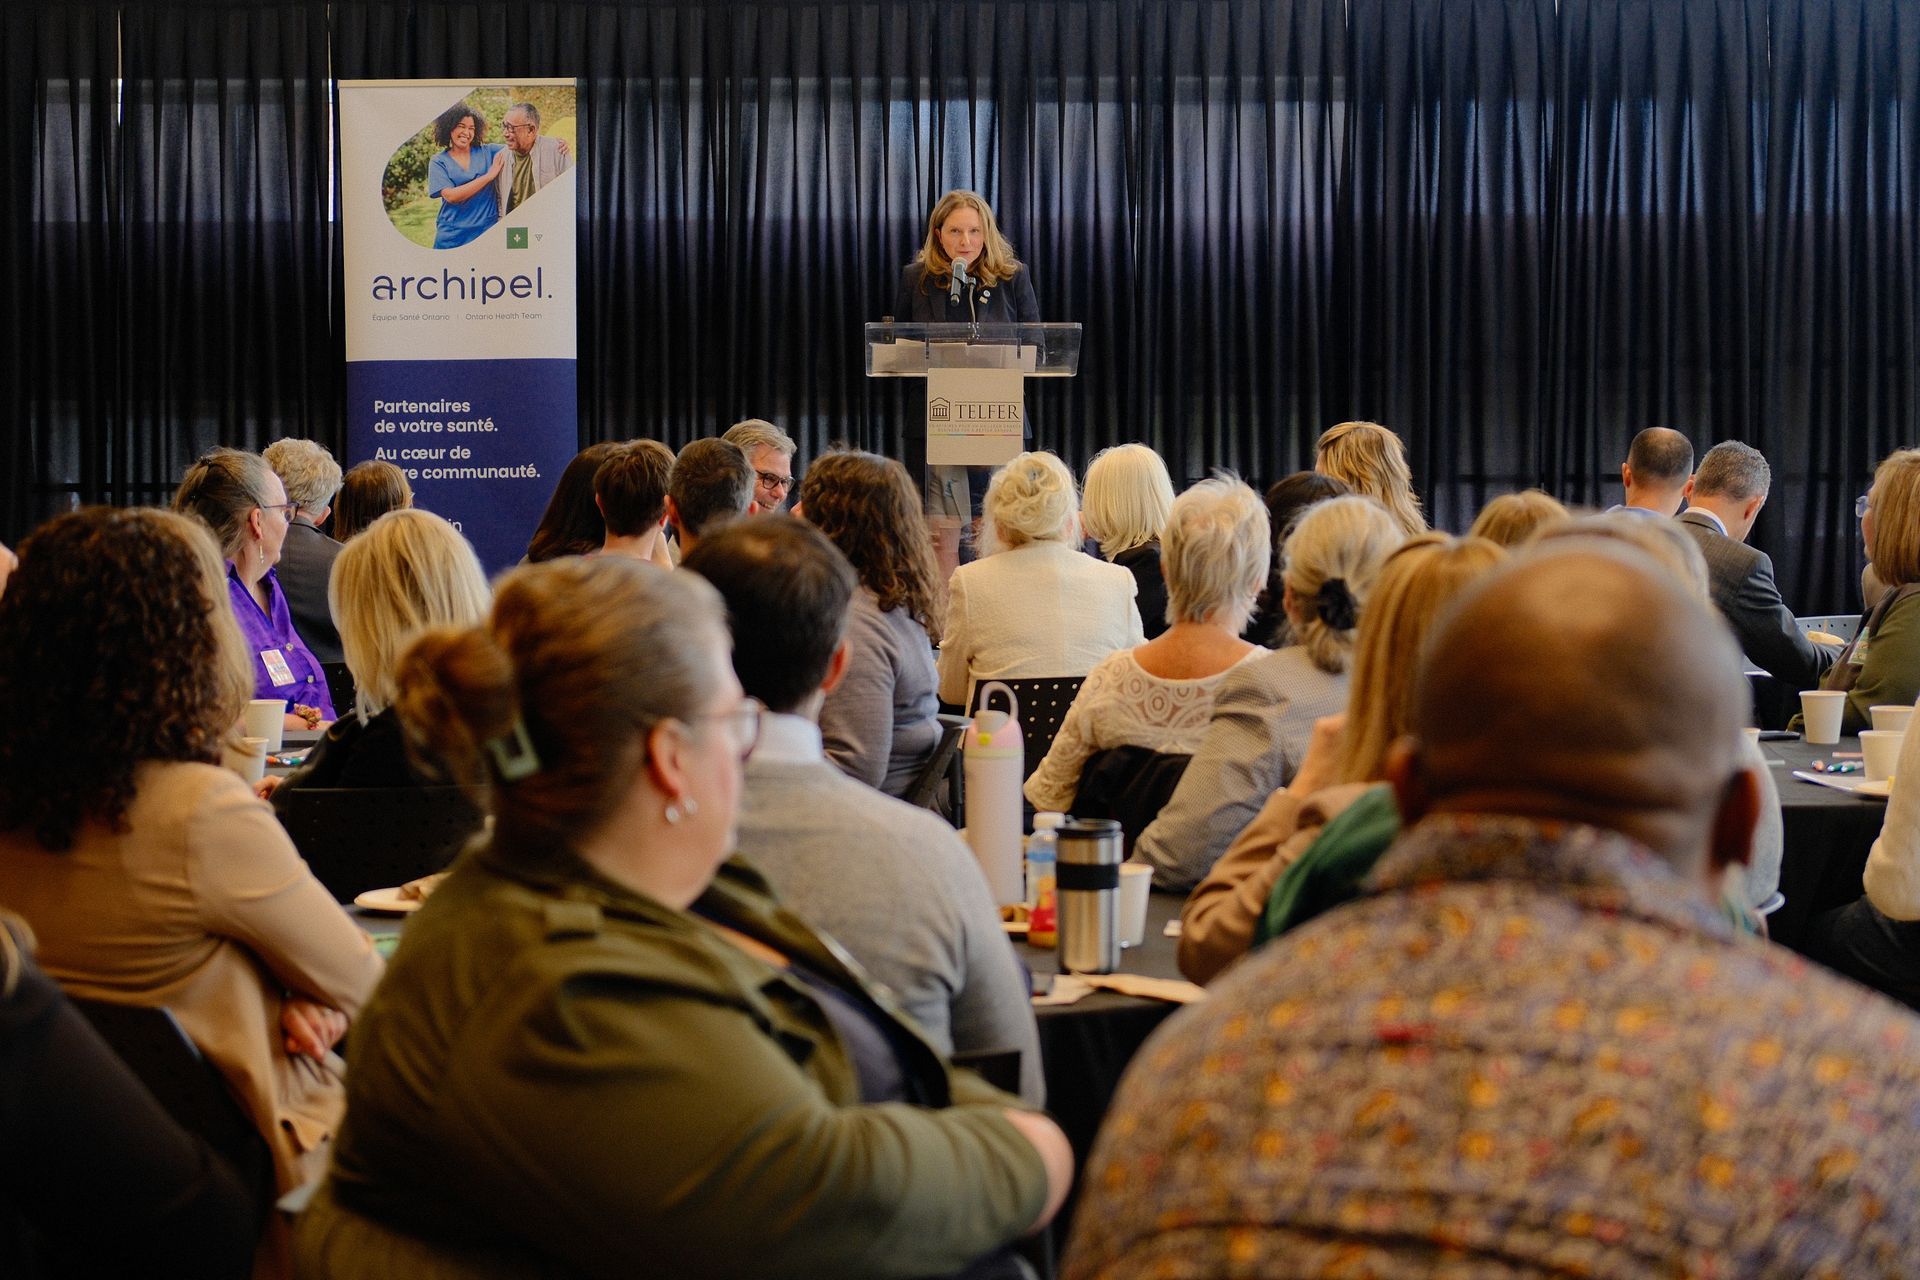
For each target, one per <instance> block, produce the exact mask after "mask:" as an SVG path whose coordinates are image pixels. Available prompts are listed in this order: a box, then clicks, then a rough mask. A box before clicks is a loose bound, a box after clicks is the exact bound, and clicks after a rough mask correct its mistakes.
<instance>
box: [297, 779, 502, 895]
mask: <svg viewBox="0 0 1920 1280" xmlns="http://www.w3.org/2000/svg"><path fill="white" fill-rule="evenodd" d="M275 801H276V804H275V811H276V812H277V813H278V814H279V815H280V823H281V825H282V826H284V827H285V828H286V829H287V834H288V835H289V836H291V837H292V838H293V845H294V848H296V849H298V850H299V851H300V856H301V857H303V858H305V859H306V860H307V865H308V866H310V867H312V868H313V874H314V876H315V877H316V878H317V879H318V880H319V881H320V883H321V884H323V885H325V886H326V887H327V890H328V892H330V893H332V894H333V896H334V898H335V900H336V901H339V902H352V901H353V900H354V898H356V897H358V896H359V895H360V894H362V893H365V892H366V891H367V890H368V889H384V888H389V887H391V886H393V885H400V884H405V883H406V882H407V881H409V880H417V879H419V878H420V877H421V876H426V875H432V874H433V873H434V872H436V871H444V870H446V868H447V866H448V864H449V863H451V862H452V861H453V859H454V857H455V855H457V854H458V853H459V852H460V848H461V846H462V845H464V844H465V843H466V842H467V840H468V838H469V837H471V836H472V835H473V833H474V832H476V831H478V830H479V829H480V825H481V822H482V821H483V818H482V815H481V813H480V811H479V810H478V809H476V808H474V805H473V801H471V800H470V799H468V798H467V794H466V792H464V791H462V790H461V789H460V788H459V787H299V788H296V789H294V790H291V791H288V792H286V793H285V794H284V795H280V796H276V797H275Z"/></svg>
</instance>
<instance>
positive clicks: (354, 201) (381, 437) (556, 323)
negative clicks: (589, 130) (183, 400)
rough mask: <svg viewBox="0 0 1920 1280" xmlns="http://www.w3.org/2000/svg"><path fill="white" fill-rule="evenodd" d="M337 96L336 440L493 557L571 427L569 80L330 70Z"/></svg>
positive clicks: (572, 160) (535, 514) (561, 451)
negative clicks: (339, 395) (339, 303)
mask: <svg viewBox="0 0 1920 1280" xmlns="http://www.w3.org/2000/svg"><path fill="white" fill-rule="evenodd" d="M339 103H340V157H341V183H340V187H341V204H342V220H343V226H342V233H343V244H344V250H345V254H344V256H345V269H346V281H345V290H346V325H347V328H346V340H347V399H348V409H347V448H348V453H349V455H350V458H351V461H352V462H363V461H366V460H369V459H377V460H380V461H386V462H391V463H393V464H394V465H395V466H397V467H399V468H400V469H401V470H402V471H403V472H404V473H405V474H406V476H407V480H408V483H409V484H410V485H411V486H412V488H413V491H414V501H415V504H416V505H418V506H422V507H425V508H427V509H428V510H431V511H434V512H436V513H438V514H440V515H442V516H445V517H446V518H447V519H449V520H451V521H453V522H454V523H455V524H456V525H458V526H459V527H460V529H461V531H462V532H463V533H465V534H466V536H467V539H468V541H470V542H472V543H473V545H474V549H475V550H476V551H477V552H478V553H479V555H480V560H481V563H482V564H484V565H485V566H486V567H487V569H488V571H489V572H491V571H493V570H497V569H500V568H503V567H505V566H507V565H510V564H513V563H514V562H516V561H517V560H519V559H520V557H521V555H522V553H523V552H524V551H525V550H526V545H527V539H528V537H529V536H530V535H531V534H532V532H533V529H534V526H535V525H536V524H537V523H538V522H539V519H540V513H541V511H542V509H543V508H544V507H545V505H546V501H547V497H548V495H549V493H550V492H551V491H552V488H553V484H554V482H555V480H557V479H558V478H559V475H560V472H561V471H562V470H563V469H564V468H565V466H566V464H567V462H568V460H569V459H571V458H572V457H573V454H574V449H575V444H576V441H577V439H578V433H579V428H578V393H577V388H576V382H575V360H576V356H577V354H578V345H577V334H576V330H575V305H574V296H575V295H574V272H575V258H574V227H575V215H576V210H577V207H578V205H577V189H576V183H577V181H578V176H579V173H580V166H581V164H582V163H583V157H582V151H581V138H580V136H579V122H578V114H577V110H576V103H577V91H576V88H575V84H574V82H573V81H571V80H523V81H518V82H514V83H510V84H474V83H473V82H470V81H453V80H344V81H341V82H340V86H339Z"/></svg>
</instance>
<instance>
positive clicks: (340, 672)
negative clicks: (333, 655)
mask: <svg viewBox="0 0 1920 1280" xmlns="http://www.w3.org/2000/svg"><path fill="white" fill-rule="evenodd" d="M320 670H321V671H323V672H324V673H326V677H327V696H328V697H330V698H332V699H333V711H334V714H335V715H342V716H344V715H351V714H352V713H353V696H354V693H355V691H356V690H357V689H358V688H359V686H358V685H356V684H354V682H353V672H351V671H349V670H347V664H346V663H344V662H323V663H321V664H320Z"/></svg>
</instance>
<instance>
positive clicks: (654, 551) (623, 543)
mask: <svg viewBox="0 0 1920 1280" xmlns="http://www.w3.org/2000/svg"><path fill="white" fill-rule="evenodd" d="M672 475H673V450H671V449H669V448H667V446H665V445H663V444H661V443H660V442H659V441H658V440H629V441H628V442H627V443H625V444H623V445H620V446H618V447H616V448H615V449H614V450H613V451H612V452H611V453H610V454H609V455H608V457H607V460H606V461H605V462H602V463H601V464H600V469H599V470H598V471H596V472H594V473H593V502H594V505H595V506H596V507H598V508H600V517H601V520H602V521H603V522H604V524H605V525H606V530H607V537H606V541H605V542H604V543H602V544H601V546H600V550H601V552H602V553H604V554H606V555H613V556H627V557H629V558H631V559H634V560H644V561H646V562H647V563H649V564H656V565H659V566H660V567H661V568H663V569H670V568H672V567H673V561H672V560H671V559H669V558H668V557H667V482H668V479H669V478H670V477H671V476H672Z"/></svg>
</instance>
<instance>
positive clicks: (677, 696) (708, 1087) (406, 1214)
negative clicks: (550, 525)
mask: <svg viewBox="0 0 1920 1280" xmlns="http://www.w3.org/2000/svg"><path fill="white" fill-rule="evenodd" d="M728 447H729V448H731V447H732V446H728ZM727 651H728V639H727V627H726V620H725V618H724V616H723V611H722V606H721V601H720V599H719V596H718V594H717V593H716V592H715V591H714V590H713V588H712V587H710V586H708V585H707V583H706V582H704V581H703V580H701V579H700V578H699V577H698V576H697V575H695V574H691V573H679V572H676V573H656V572H653V571H651V570H649V569H647V568H646V567H645V566H643V565H637V564H634V563H633V562H631V561H629V560H625V559H621V558H617V557H611V556H600V557H595V558H592V559H579V558H567V559H561V560H557V561H553V562H550V563H547V564H541V565H531V566H526V567H523V568H520V569H517V570H514V571H513V572H510V573H508V574H507V575H506V576H505V577H504V578H502V579H501V580H500V583H499V586H498V590H497V591H496V593H495V597H494V605H493V612H492V614H491V616H490V618H489V620H488V622H487V624H486V625H485V626H482V627H476V628H469V629H466V630H453V629H442V630H436V631H430V632H428V633H426V635H425V636H423V637H422V638H421V639H420V640H418V641H416V642H415V644H414V647H413V649H411V650H410V651H409V652H408V654H407V655H406V656H405V658H404V659H403V660H402V669H401V677H400V686H399V687H400V702H399V706H400V714H401V716H402V718H403V719H404V720H405V722H406V724H407V728H408V732H409V733H410V734H412V735H414V736H415V737H417V738H418V739H419V740H421V741H422V742H424V743H426V744H428V745H429V747H430V748H431V749H432V750H433V751H434V752H435V753H436V754H437V756H438V758H439V759H440V760H441V761H443V762H444V764H445V765H446V767H447V769H448V770H449V771H450V772H451V773H453V774H454V775H455V776H456V777H459V778H460V779H462V780H463V782H464V784H465V785H468V786H469V787H470V788H471V789H472V790H473V792H474V795H475V798H476V800H478V801H480V802H482V803H484V804H486V805H487V806H488V807H489V809H490V810H491V812H492V814H493V817H494V827H493V830H492V834H491V836H490V838H489V839H488V840H487V841H486V842H485V843H483V844H481V845H479V846H477V847H476V848H475V849H473V850H470V851H469V852H468V853H467V854H466V855H465V856H464V857H463V858H462V859H461V860H460V861H459V862H458V863H456V864H455V866H454V868H453V870H452V872H450V873H449V875H448V877H447V879H446V880H445V881H443V882H442V883H441V884H440V886H439V888H438V889H436V890H435V892H434V893H433V896H432V897H430V898H429V899H428V900H427V902H426V904H425V906H423V907H422V908H421V909H420V911H419V912H418V913H417V914H415V915H414V916H413V918H412V919H411V920H410V921H409V922H408V924H407V930H406V934H405V936H404V937H403V938H402V939H401V942H400V947H399V950H398V951H397V952H396V953H395V955H394V958H393V963H392V966H391V969H390V971H389V973H388V975H387V979H386V981H385V982H383V983H382V984H381V987H380V990H379V992H378V994H377V995H376V996H375V997H374V1000H373V1003H372V1004H371V1005H370V1006H369V1007H368V1009H367V1013H366V1016H365V1018H364V1019H363V1025H362V1027H361V1029H360V1030H359V1031H357V1032H356V1034H355V1039H354V1046H353V1074H352V1078H351V1080H350V1081H349V1088H350V1105H349V1107H348V1113H347V1122H346V1126H345V1128H344V1130H343V1132H342V1134H341V1137H340V1142H339V1149H338V1151H337V1152H336V1154H335V1158H334V1163H333V1172H332V1176H331V1178H330V1180H329V1183H328V1185H327V1186H326V1187H323V1188H322V1190H321V1192H320V1194H319V1195H318V1196H317V1197H316V1199H315V1202H314V1204H313V1205H312V1207H310V1208H309V1209H308V1210H307V1212H306V1213H305V1214H304V1215H303V1216H302V1218H301V1220H300V1225H299V1228H298V1232H299V1239H298V1247H299V1254H300V1258H301V1262H302V1264H303V1267H304V1269H305V1272H306V1273H307V1274H312V1275H324V1276H329V1277H334V1278H335V1280H347V1278H351V1277H360V1276H364V1277H368V1278H369V1280H371V1278H373V1277H387V1276H394V1275H403V1274H414V1273H418V1272H421V1271H425V1270H427V1269H429V1268H435V1269H437V1270H438V1272H439V1273H443V1274H455V1273H457V1274H460V1275H478V1276H508V1275H511V1276H536V1275H538V1276H551V1275H558V1274H568V1275H601V1276H614V1275H640V1274H646V1275H655V1274H657V1275H672V1276H725V1275H745V1274H752V1275H761V1276H774V1277H786V1276H792V1277H812V1276H839V1275H863V1276H883V1277H886V1276H899V1277H907V1276H936V1275H943V1274H951V1273H955V1272H959V1271H961V1270H962V1269H963V1268H967V1267H969V1266H970V1264H974V1263H975V1261H976V1260H977V1259H980V1258H981V1257H982V1256H983V1255H988V1254H992V1253H994V1252H995V1251H997V1250H1001V1249H1003V1248H1004V1247H1005V1246H1006V1245H1007V1243H1008V1242H1009V1241H1011V1240H1012V1239H1013V1238H1014V1237H1016V1236H1018V1235H1019V1234H1020V1233H1022V1232H1024V1231H1030V1230H1036V1229H1038V1228H1039V1227H1041V1226H1043V1225H1044V1224H1045V1223H1046V1222H1047V1221H1048V1220H1049V1219H1050V1218H1051V1217H1052V1215H1053V1213H1054V1212H1055V1211H1056V1210H1057V1208H1058V1207H1059V1204H1060V1201H1061V1199H1062V1197H1063V1196H1064V1195H1065V1192H1066V1187H1067V1182H1068V1180H1069V1178H1070V1176H1071V1154H1070V1152H1069V1150H1068V1148H1067V1143H1066V1140H1065V1138H1064V1136H1063V1135H1062V1134H1061V1133H1060V1131H1059V1129H1058V1128H1056V1127H1055V1126H1054V1124H1053V1123H1052V1121H1050V1120H1048V1119H1046V1118H1045V1117H1044V1116H1041V1115H1038V1114H1036V1113H1033V1112H1030V1111H1026V1110H1023V1109H1021V1108H1020V1106H1019V1102H1018V1099H1015V1098H1012V1097H1010V1096H1008V1095H1006V1094H1002V1093H1000V1092H998V1091H997V1090H994V1089H991V1088H988V1087H987V1086H986V1085H984V1084H982V1083H981V1082H980V1081H979V1080H978V1079H977V1078H976V1077H974V1076H972V1075H971V1074H970V1073H967V1072H961V1071H955V1070H953V1069H951V1068H950V1067H949V1066H948V1065H947V1063H946V1062H945V1060H944V1059H943V1058H941V1057H940V1055H939V1054H938V1053H937V1052H935V1050H934V1049H933V1048H932V1047H931V1046H930V1045H929V1044H928V1043H927V1042H926V1040H925V1039H924V1038H923V1037H922V1036H921V1034H920V1033H919V1032H918V1031H917V1030H916V1029H915V1028H914V1027H913V1025H912V1024H911V1023H909V1022H907V1021H905V1020H903V1019H901V1018H899V1017H897V1016H896V1015H894V1014H893V1013H892V1012H890V1010H889V1009H888V1007H887V1006H886V1005H884V1004H883V1003H882V1002H881V1000H880V999H879V998H878V997H877V996H876V995H875V994H874V993H873V992H871V991H870V990H869V989H868V988H867V986H866V985H865V983H864V982H863V981H862V979H861V978H860V977H859V975H858V974H857V973H855V972H854V970H853V969H852V968H851V967H850V966H849V964H848V963H846V962H844V961H842V959H841V958H840V956H841V954H842V953H841V952H840V951H839V950H838V949H837V948H835V947H834V946H832V945H831V944H829V943H827V942H826V941H824V940H823V939H821V938H820V937H818V936H817V935H816V934H814V933H813V932H812V931H811V930H810V929H809V928H808V927H807V926H806V925H805V924H804V923H802V921H801V920H800V919H799V917H797V916H795V915H794V914H793V913H791V912H789V911H787V910H785V909H784V908H782V907H781V906H780V904H779V902H778V901H777V900H776V898H775V897H774V895H773V894H772V892H771V891H770V889H769V888H768V886H767V883H766V881H765V880H764V879H762V878H761V876H760V875H759V873H757V872H755V871H753V870H752V869H751V868H749V867H747V866H746V865H745V864H744V863H742V862H739V861H729V860H728V852H729V850H730V849H731V847H732V844H733V838H734V823H735V818H736V812H735V805H736V800H737V797H738V795H739V793H740V788H741V763H742V761H743V760H744V759H745V758H746V757H747V756H748V755H749V754H750V753H751V751H752V750H753V746H754V742H755V740H756V738H757V737H758V733H759V725H760V719H761V709H760V707H759V705H758V704H757V703H755V702H753V701H752V700H751V699H748V698H746V697H744V696H743V695H742V694H741V691H740V686H739V683H738V682H737V681H736V680H735V678H734V675H733V671H732V669H731V667H730V665H729V663H728V660H727ZM403 1264H404V1265H403ZM982 1270H985V1271H986V1272H987V1273H991V1269H982ZM976 1273H977V1272H976V1271H970V1272H969V1273H968V1274H969V1275H973V1274H976Z"/></svg>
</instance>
